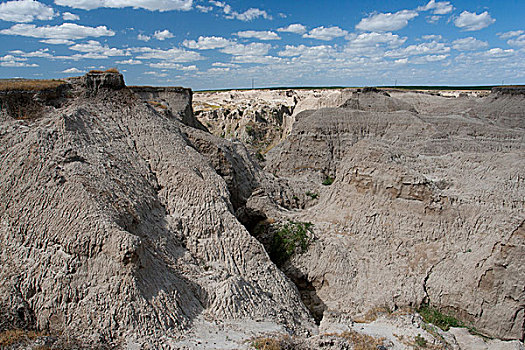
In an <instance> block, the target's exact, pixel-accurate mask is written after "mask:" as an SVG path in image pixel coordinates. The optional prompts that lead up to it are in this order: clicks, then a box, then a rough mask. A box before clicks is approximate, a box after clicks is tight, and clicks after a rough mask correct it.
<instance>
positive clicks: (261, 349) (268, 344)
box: [252, 337, 282, 350]
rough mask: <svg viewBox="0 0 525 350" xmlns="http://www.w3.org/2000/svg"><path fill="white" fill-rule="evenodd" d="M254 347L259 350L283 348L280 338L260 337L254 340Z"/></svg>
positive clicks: (278, 349)
mask: <svg viewBox="0 0 525 350" xmlns="http://www.w3.org/2000/svg"><path fill="white" fill-rule="evenodd" d="M252 347H253V348H254V349H257V350H281V349H282V347H281V342H280V341H279V339H275V338H269V337H260V338H257V339H255V340H254V341H252Z"/></svg>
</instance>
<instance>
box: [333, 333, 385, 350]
mask: <svg viewBox="0 0 525 350" xmlns="http://www.w3.org/2000/svg"><path fill="white" fill-rule="evenodd" d="M339 336H340V337H341V338H344V339H346V340H347V341H348V342H350V343H352V345H353V346H354V347H353V349H354V350H377V348H378V347H379V346H382V345H383V342H384V341H385V338H374V337H372V336H370V335H368V334H361V333H357V332H356V331H346V332H343V333H341V334H340V335H339Z"/></svg>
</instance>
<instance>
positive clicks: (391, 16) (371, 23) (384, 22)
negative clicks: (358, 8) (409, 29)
mask: <svg viewBox="0 0 525 350" xmlns="http://www.w3.org/2000/svg"><path fill="white" fill-rule="evenodd" d="M417 16H418V13H417V12H416V11H412V10H402V11H399V12H396V13H375V14H372V15H370V16H368V17H367V18H363V19H362V20H361V22H359V23H358V24H357V25H356V26H355V27H356V28H357V29H360V30H366V31H369V32H386V31H392V30H399V29H401V28H404V27H406V26H407V25H408V21H409V20H411V19H413V18H415V17H417Z"/></svg>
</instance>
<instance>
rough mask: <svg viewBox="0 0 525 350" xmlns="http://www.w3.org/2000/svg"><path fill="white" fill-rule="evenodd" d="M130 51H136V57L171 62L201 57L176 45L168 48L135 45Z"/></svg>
mask: <svg viewBox="0 0 525 350" xmlns="http://www.w3.org/2000/svg"><path fill="white" fill-rule="evenodd" d="M131 51H133V52H137V53H138V56H137V57H136V58H137V59H143V60H151V59H158V60H163V61H171V62H192V61H198V60H202V59H203V57H202V56H201V55H200V54H199V53H198V52H194V51H187V50H184V49H181V48H178V47H174V48H171V49H168V50H161V49H154V48H151V47H135V48H132V49H131Z"/></svg>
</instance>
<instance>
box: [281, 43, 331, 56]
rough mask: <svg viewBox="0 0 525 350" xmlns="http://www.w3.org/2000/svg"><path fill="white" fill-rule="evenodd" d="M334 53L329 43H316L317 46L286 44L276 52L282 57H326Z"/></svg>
mask: <svg viewBox="0 0 525 350" xmlns="http://www.w3.org/2000/svg"><path fill="white" fill-rule="evenodd" d="M334 54H335V50H334V48H333V47H332V46H329V45H318V46H305V45H299V46H293V45H286V46H285V48H284V50H283V51H280V52H279V53H278V55H279V56H282V57H295V56H301V57H303V58H314V59H320V58H327V57H331V56H333V55H334Z"/></svg>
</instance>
